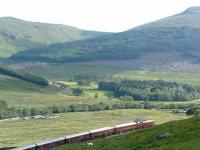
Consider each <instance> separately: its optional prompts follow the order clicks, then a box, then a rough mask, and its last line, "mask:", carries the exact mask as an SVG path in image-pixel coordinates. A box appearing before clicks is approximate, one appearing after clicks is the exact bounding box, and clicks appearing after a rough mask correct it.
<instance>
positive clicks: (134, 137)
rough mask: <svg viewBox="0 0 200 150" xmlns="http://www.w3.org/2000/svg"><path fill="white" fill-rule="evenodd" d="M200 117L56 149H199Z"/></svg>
mask: <svg viewBox="0 0 200 150" xmlns="http://www.w3.org/2000/svg"><path fill="white" fill-rule="evenodd" d="M199 123H200V118H199V117H196V118H191V119H187V120H181V121H173V122H168V123H165V124H162V125H158V126H155V127H152V128H150V129H145V130H142V131H139V132H136V133H135V132H133V133H129V134H126V135H120V136H115V137H107V138H104V139H99V140H95V141H93V143H94V145H93V146H88V145H87V144H85V143H81V144H74V145H68V146H67V147H65V146H63V147H59V148H57V149H56V150H122V149H123V150H136V149H139V150H150V149H152V150H188V149H190V150H198V149H199V146H200V144H199V140H200V132H199V131H200V126H199Z"/></svg>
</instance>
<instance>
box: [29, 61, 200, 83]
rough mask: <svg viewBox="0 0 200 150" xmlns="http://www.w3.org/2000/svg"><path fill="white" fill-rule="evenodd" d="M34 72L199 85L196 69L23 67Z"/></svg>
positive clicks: (65, 77) (79, 65)
mask: <svg viewBox="0 0 200 150" xmlns="http://www.w3.org/2000/svg"><path fill="white" fill-rule="evenodd" d="M25 70H27V71H31V72H33V73H35V74H39V75H41V76H43V77H46V78H48V79H50V80H56V81H59V80H63V81H67V80H69V79H72V78H73V76H74V75H78V74H89V75H100V76H108V77H113V78H125V79H134V80H168V81H176V82H183V83H188V84H194V85H200V78H199V73H200V72H198V71H180V70H179V71H172V70H165V69H162V70H161V69H159V70H148V69H144V70H143V69H134V68H127V67H124V66H119V65H112V64H103V65H102V64H96V63H95V62H94V63H90V64H84V63H76V64H73V63H66V64H57V65H47V66H46V67H44V66H43V67H34V68H31V69H30V68H29V69H25Z"/></svg>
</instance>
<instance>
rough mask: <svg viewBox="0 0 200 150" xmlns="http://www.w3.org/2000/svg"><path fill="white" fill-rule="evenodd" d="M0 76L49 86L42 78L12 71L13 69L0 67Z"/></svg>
mask: <svg viewBox="0 0 200 150" xmlns="http://www.w3.org/2000/svg"><path fill="white" fill-rule="evenodd" d="M0 74H1V75H7V76H10V77H14V78H16V79H20V80H23V81H27V82H30V83H34V84H37V85H40V86H48V84H49V83H48V81H47V80H46V79H44V78H42V77H39V76H36V75H33V74H30V73H28V72H23V71H19V70H14V69H11V68H8V67H3V66H0Z"/></svg>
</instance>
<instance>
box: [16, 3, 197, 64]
mask: <svg viewBox="0 0 200 150" xmlns="http://www.w3.org/2000/svg"><path fill="white" fill-rule="evenodd" d="M199 17H200V7H194V8H193V7H192V8H189V9H187V10H186V11H184V12H183V13H180V14H177V15H175V16H171V17H167V18H165V19H162V20H159V21H156V22H153V23H149V24H146V25H143V26H140V27H136V28H133V29H131V30H128V31H125V32H121V33H116V34H109V35H104V36H100V37H96V38H92V39H88V40H81V41H75V42H69V43H62V44H53V45H49V46H47V47H46V46H44V47H41V48H36V49H30V50H26V51H24V52H21V53H18V54H16V55H14V56H13V57H12V58H13V59H16V60H34V61H54V62H69V61H89V60H110V59H111V60H119V59H140V58H142V57H144V56H145V55H150V56H149V58H150V57H154V56H155V54H156V56H157V55H158V57H160V58H163V54H164V56H166V54H169V56H168V57H169V58H173V60H175V61H177V60H193V62H194V61H198V59H199V57H200V49H199V47H200V42H199V41H200V25H199V24H200V20H199ZM161 60H162V61H163V59H161ZM173 60H172V61H173Z"/></svg>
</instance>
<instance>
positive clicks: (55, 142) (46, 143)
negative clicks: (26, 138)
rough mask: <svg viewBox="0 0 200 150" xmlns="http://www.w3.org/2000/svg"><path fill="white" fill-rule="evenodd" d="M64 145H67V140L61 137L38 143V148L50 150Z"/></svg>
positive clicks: (39, 149)
mask: <svg viewBox="0 0 200 150" xmlns="http://www.w3.org/2000/svg"><path fill="white" fill-rule="evenodd" d="M64 144H66V139H65V138H64V137H59V138H55V139H50V140H46V141H42V142H39V143H36V145H37V146H36V148H37V150H48V149H50V148H53V147H56V146H61V145H64Z"/></svg>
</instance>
